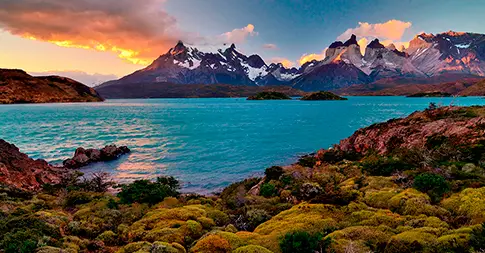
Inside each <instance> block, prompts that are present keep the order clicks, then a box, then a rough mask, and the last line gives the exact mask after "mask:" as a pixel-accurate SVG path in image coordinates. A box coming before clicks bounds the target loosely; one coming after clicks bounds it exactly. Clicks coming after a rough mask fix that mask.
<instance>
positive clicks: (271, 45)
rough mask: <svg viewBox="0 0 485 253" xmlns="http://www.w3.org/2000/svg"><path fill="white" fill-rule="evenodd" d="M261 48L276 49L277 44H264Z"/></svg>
mask: <svg viewBox="0 0 485 253" xmlns="http://www.w3.org/2000/svg"><path fill="white" fill-rule="evenodd" d="M263 48H265V49H269V50H276V49H278V46H276V45H275V44H264V45H263Z"/></svg>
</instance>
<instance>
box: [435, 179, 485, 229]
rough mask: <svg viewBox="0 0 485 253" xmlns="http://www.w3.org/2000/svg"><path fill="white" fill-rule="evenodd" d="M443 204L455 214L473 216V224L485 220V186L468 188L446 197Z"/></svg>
mask: <svg viewBox="0 0 485 253" xmlns="http://www.w3.org/2000/svg"><path fill="white" fill-rule="evenodd" d="M441 205H442V206H443V207H444V208H446V209H448V210H450V211H451V212H453V213H454V214H455V215H464V216H467V217H469V218H471V219H472V223H473V224H479V223H482V222H485V187H483V188H478V189H472V188H467V189H465V190H463V191H462V192H460V193H456V194H453V195H452V196H451V197H449V198H447V199H444V200H443V201H442V202H441Z"/></svg>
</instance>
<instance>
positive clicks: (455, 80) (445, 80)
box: [335, 74, 484, 96]
mask: <svg viewBox="0 0 485 253" xmlns="http://www.w3.org/2000/svg"><path fill="white" fill-rule="evenodd" d="M481 80H484V79H483V77H478V76H470V75H461V74H446V75H445V74H443V75H439V76H435V77H432V78H386V79H381V80H379V81H376V82H373V83H370V84H361V85H353V86H350V87H347V88H343V89H339V90H336V91H335V93H337V94H340V95H344V96H408V95H412V94H416V93H425V92H444V93H450V94H453V95H465V94H462V93H463V92H465V90H467V89H468V88H471V87H473V86H474V85H475V84H477V83H478V82H479V81H481ZM467 94H469V96H480V95H481V92H480V89H479V88H478V87H477V88H471V89H470V90H469V91H468V92H467Z"/></svg>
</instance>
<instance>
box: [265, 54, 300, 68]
mask: <svg viewBox="0 0 485 253" xmlns="http://www.w3.org/2000/svg"><path fill="white" fill-rule="evenodd" d="M271 62H273V63H281V64H283V66H284V67H285V68H291V67H293V66H295V63H294V62H292V61H290V60H288V59H286V58H281V57H274V58H272V59H271Z"/></svg>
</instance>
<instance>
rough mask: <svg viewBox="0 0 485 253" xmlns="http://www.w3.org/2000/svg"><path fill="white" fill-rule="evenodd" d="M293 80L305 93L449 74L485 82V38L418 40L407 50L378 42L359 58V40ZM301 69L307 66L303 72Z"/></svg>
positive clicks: (334, 48) (333, 49) (336, 47)
mask: <svg viewBox="0 0 485 253" xmlns="http://www.w3.org/2000/svg"><path fill="white" fill-rule="evenodd" d="M310 64H311V65H310V67H306V70H301V69H300V72H301V73H302V74H301V75H300V76H299V77H297V78H296V79H295V80H293V82H292V83H293V87H294V88H299V89H303V90H305V91H315V90H332V89H338V88H343V87H347V86H350V85H352V84H365V83H370V82H374V81H377V80H380V79H383V78H391V77H392V78H396V77H399V78H421V77H424V78H426V77H433V76H437V75H441V74H445V73H454V74H463V75H464V76H467V77H469V76H470V75H476V76H485V35H483V34H474V33H457V32H451V31H450V32H446V33H441V34H437V35H432V34H425V33H423V34H420V35H417V36H416V37H415V38H414V39H413V40H412V41H411V42H410V46H409V48H407V49H405V50H398V49H396V47H395V46H394V45H392V44H391V45H388V46H387V47H385V46H384V45H382V44H381V43H380V42H379V40H378V39H375V40H373V41H371V42H370V43H369V45H368V46H367V47H366V50H365V54H364V55H362V54H361V52H360V46H359V45H358V44H357V38H356V37H355V36H354V35H352V36H351V38H350V39H349V40H347V41H346V42H341V41H336V42H334V43H332V44H331V45H330V46H329V47H328V49H327V52H326V57H325V59H323V60H322V61H318V62H312V63H310ZM302 68H303V66H302Z"/></svg>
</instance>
